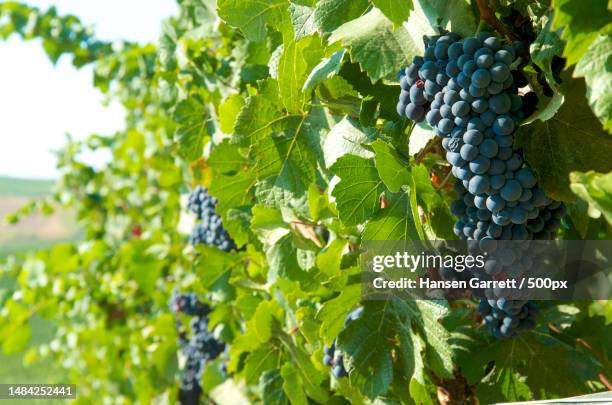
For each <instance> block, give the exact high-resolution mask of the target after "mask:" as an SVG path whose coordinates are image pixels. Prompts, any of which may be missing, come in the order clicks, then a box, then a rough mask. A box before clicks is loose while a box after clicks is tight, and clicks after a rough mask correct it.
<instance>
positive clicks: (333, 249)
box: [316, 239, 348, 278]
mask: <svg viewBox="0 0 612 405" xmlns="http://www.w3.org/2000/svg"><path fill="white" fill-rule="evenodd" d="M347 244H348V242H347V241H346V240H344V239H334V240H333V241H332V242H331V243H330V244H329V245H327V246H326V247H325V248H323V249H322V250H321V251H320V252H319V254H318V255H317V259H316V262H317V268H318V269H319V270H320V271H321V273H323V274H325V275H327V276H328V277H330V278H331V277H334V276H335V275H337V274H338V273H339V272H340V266H341V264H342V255H343V254H344V252H345V249H346V246H347Z"/></svg>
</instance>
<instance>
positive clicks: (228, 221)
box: [0, 0, 612, 405]
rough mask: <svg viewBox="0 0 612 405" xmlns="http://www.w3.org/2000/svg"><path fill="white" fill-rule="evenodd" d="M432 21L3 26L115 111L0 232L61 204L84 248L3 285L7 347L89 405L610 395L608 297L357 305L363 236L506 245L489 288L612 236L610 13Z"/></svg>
mask: <svg viewBox="0 0 612 405" xmlns="http://www.w3.org/2000/svg"><path fill="white" fill-rule="evenodd" d="M440 4H441V3H440ZM440 4H437V3H436V2H431V1H425V0H407V1H404V0H402V1H399V0H398V1H396V0H390V1H379V0H372V1H361V0H355V1H346V0H313V1H287V0H269V1H268V0H265V1H255V0H244V1H233V0H217V1H199V0H181V1H179V2H178V13H177V14H176V15H175V16H172V17H170V16H169V17H170V18H169V19H168V20H167V21H166V22H165V24H164V25H163V29H162V33H161V35H160V40H159V42H158V43H157V44H138V43H128V42H125V43H111V42H108V41H101V40H98V39H96V36H95V34H94V33H93V31H92V30H90V29H88V28H87V27H85V26H84V25H83V24H82V23H81V22H80V21H79V20H78V18H77V17H75V16H62V15H58V12H57V10H55V9H53V8H51V9H49V10H40V9H38V8H35V7H31V6H27V5H24V4H20V3H16V2H4V3H2V4H0V38H2V39H6V38H9V37H10V36H11V35H16V36H18V37H20V38H21V39H23V40H41V42H42V44H43V45H44V51H45V52H46V53H47V55H48V56H49V58H50V59H51V60H52V61H57V60H58V59H59V58H60V57H61V58H71V60H72V63H73V65H74V66H75V67H81V66H85V65H88V66H90V67H91V68H92V70H93V72H94V75H93V85H94V86H95V87H96V88H97V89H98V90H100V91H101V92H102V93H103V94H104V95H105V97H107V98H108V99H109V100H114V101H118V102H120V103H121V105H122V106H123V107H124V108H125V111H126V122H125V128H124V129H122V130H121V131H118V132H117V133H114V134H111V135H99V134H95V135H92V136H90V137H89V138H88V139H87V140H86V141H83V142H75V141H69V142H68V144H67V145H66V147H65V148H64V150H63V151H62V152H61V153H60V154H58V156H59V162H58V163H59V166H60V169H61V173H62V177H61V178H60V180H59V181H58V187H57V192H56V193H54V194H53V195H52V196H49V197H48V198H45V199H39V200H36V201H33V202H32V203H31V204H29V205H27V206H25V207H24V208H22V209H21V210H19V211H18V212H17V213H15V214H13V215H11V216H10V217H9V218H8V219H9V221H10V222H18V221H19V220H20V219H21V218H22V217H25V216H27V215H30V214H33V213H37V212H44V213H45V212H50V211H52V210H53V209H60V210H62V209H67V210H71V212H74V213H75V216H76V217H77V218H78V221H79V225H80V226H81V227H82V230H83V231H82V239H80V240H75V241H69V242H66V243H61V244H56V245H54V246H51V247H49V248H43V249H41V250H39V251H37V252H31V253H19V254H16V255H14V256H11V257H10V258H9V259H7V260H5V261H3V262H2V263H1V264H0V265H1V268H2V272H1V273H0V274H1V275H2V277H6V280H8V281H7V283H6V284H0V308H1V310H0V342H1V344H2V348H3V350H4V351H5V352H6V353H23V354H24V357H23V359H24V361H25V362H27V363H32V364H33V366H36V364H37V362H38V361H39V360H41V359H44V358H46V359H48V360H49V361H53V363H54V364H56V365H57V366H58V368H59V369H60V370H61V371H62V372H63V373H64V374H60V373H57V378H62V379H63V380H62V381H57V382H73V383H78V385H79V394H78V398H77V400H76V401H77V403H92V402H95V403H98V402H100V403H117V402H120V403H176V402H179V403H184V404H196V403H218V404H228V403H264V404H268V403H274V404H288V403H291V404H300V405H303V404H310V403H321V404H326V403H341V402H350V403H355V404H370V403H376V402H381V401H382V402H385V403H398V404H400V403H418V404H433V403H435V402H436V401H438V402H440V403H444V404H447V403H477V402H478V401H480V403H498V402H512V401H524V400H531V399H552V398H559V397H569V396H573V395H581V394H587V393H591V392H596V391H603V390H606V389H607V390H610V389H612V384H611V383H610V382H609V381H610V379H611V377H610V376H609V370H611V369H612V365H611V364H610V361H609V358H610V353H609V350H608V348H607V347H606V345H605V341H606V340H605V337H606V336H609V334H610V323H609V319H610V314H611V313H612V312H611V311H612V309H611V307H610V303H609V302H595V303H585V302H577V301H569V300H567V301H563V302H557V301H542V302H537V303H536V302H533V301H529V300H528V298H524V297H520V296H510V297H506V296H502V295H500V294H497V293H496V292H495V291H488V290H486V291H477V292H475V294H474V296H473V297H472V299H463V298H466V297H461V298H462V299H456V300H452V301H451V300H449V301H447V300H416V301H415V300H400V299H393V300H384V301H382V300H381V301H373V300H368V299H365V298H364V296H362V289H361V287H362V285H361V283H362V280H363V279H362V271H363V269H364V267H365V265H366V264H367V263H366V262H367V257H368V256H367V254H366V253H367V247H368V246H369V245H368V243H369V242H371V241H400V242H402V243H403V242H404V241H413V240H423V241H427V240H453V239H460V240H465V241H467V242H472V241H473V242H474V246H477V247H478V248H479V249H480V248H482V249H485V248H487V249H488V248H492V247H493V246H495V247H500V248H499V249H498V250H496V251H495V256H494V257H493V258H491V259H489V260H488V261H487V263H486V266H485V271H486V272H488V273H490V274H489V276H491V277H494V276H500V275H503V274H505V273H508V274H510V273H517V272H518V273H520V272H522V271H524V270H525V269H526V268H529V267H530V266H534V265H537V260H538V258H537V257H536V256H534V255H532V254H528V253H524V252H526V250H521V251H520V252H519V251H518V250H517V251H512V250H510V249H504V248H503V246H504V244H503V242H505V241H520V242H519V243H524V244H525V246H527V245H528V243H530V242H536V241H539V240H550V239H564V240H609V239H611V238H612V230H611V229H612V228H611V226H610V224H611V223H612V214H611V212H610V206H611V202H610V201H611V197H610V195H611V193H610V190H611V188H610V182H611V181H612V177H611V175H610V173H612V160H611V159H610V158H609V156H611V155H612V138H610V131H611V130H612V107H611V106H612V103H610V97H609V95H608V94H607V91H608V87H609V86H606V83H608V79H609V68H608V67H607V66H606V64H605V63H604V62H605V60H606V59H605V57H604V56H605V55H609V53H610V51H609V49H610V46H609V44H610V41H612V39H611V36H610V30H609V28H610V21H611V20H610V17H611V15H612V14H611V12H610V10H609V8H608V7H609V6H608V4H607V2H605V1H596V2H593V4H592V5H589V9H588V13H579V12H578V11H579V10H580V9H581V6H579V5H578V2H577V0H552V1H538V2H527V1H522V0H519V1H512V2H507V1H506V2H493V1H488V0H469V1H465V0H461V1H460V0H448V1H446V2H444V6H441V5H440ZM117 12H121V10H118V11H117ZM423 38H425V40H423ZM602 61H603V62H602ZM7 63H8V62H7ZM398 71H400V74H399V75H397V72H398ZM37 91H38V90H37ZM40 91H44V89H40ZM398 114H399V115H398ZM92 151H93V152H104V153H106V152H108V154H109V155H110V156H112V159H111V160H110V161H109V162H108V163H106V164H104V165H102V166H101V167H98V166H93V165H91V164H89V163H88V160H87V156H90V155H91V152H92ZM24 159H27V157H24ZM186 211H187V213H186ZM193 224H195V225H193ZM192 225H193V227H192ZM439 275H440V277H442V278H443V279H450V280H464V279H465V278H466V277H467V276H468V274H467V273H457V272H456V271H454V269H452V268H442V269H440V271H439ZM169 303H170V304H169ZM41 319H42V320H44V321H45V322H49V323H50V324H51V325H53V333H52V337H51V338H50V339H49V341H45V342H40V341H39V340H38V339H37V330H36V328H37V326H36V325H38V322H39V321H40V320H41ZM536 320H537V322H536ZM519 334H520V336H518V335H519ZM31 337H32V339H31ZM508 353H511V354H512V355H511V356H510V355H508ZM536 362H537V363H536ZM54 377H56V376H55V374H54V375H52V376H50V378H54Z"/></svg>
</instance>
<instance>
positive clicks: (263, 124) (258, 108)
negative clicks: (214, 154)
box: [232, 80, 292, 146]
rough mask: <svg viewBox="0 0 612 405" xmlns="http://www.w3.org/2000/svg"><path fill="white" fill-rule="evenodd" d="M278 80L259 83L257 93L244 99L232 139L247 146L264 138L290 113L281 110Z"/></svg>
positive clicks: (287, 117)
mask: <svg viewBox="0 0 612 405" xmlns="http://www.w3.org/2000/svg"><path fill="white" fill-rule="evenodd" d="M278 89H279V87H278V82H277V81H275V80H268V81H266V82H265V83H263V84H261V86H260V91H259V94H256V95H253V96H250V97H249V98H247V99H246V102H245V105H244V107H242V109H241V110H240V112H239V113H238V116H237V117H236V123H235V125H234V136H233V138H232V139H233V141H234V142H236V143H238V144H240V145H242V146H249V145H250V144H252V143H256V142H257V141H258V140H260V139H263V138H266V137H267V136H269V135H270V134H272V132H273V131H274V129H275V128H277V127H278V126H279V125H280V124H282V122H283V121H284V120H286V119H289V118H291V117H292V116H291V115H289V116H288V115H286V114H285V113H283V111H282V103H281V100H280V96H279V90H278Z"/></svg>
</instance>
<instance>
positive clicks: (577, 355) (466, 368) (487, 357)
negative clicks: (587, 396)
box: [458, 332, 601, 397]
mask: <svg viewBox="0 0 612 405" xmlns="http://www.w3.org/2000/svg"><path fill="white" fill-rule="evenodd" d="M509 353H510V354H511V355H509ZM458 361H459V364H462V367H461V369H462V372H463V374H464V376H466V378H467V379H468V382H470V383H474V382H477V381H479V380H480V379H481V378H482V377H483V374H484V372H485V368H486V367H487V365H488V364H489V363H490V362H494V364H495V371H494V372H495V376H494V377H493V378H494V380H493V381H502V380H503V378H504V377H503V373H504V372H506V370H510V371H511V372H512V371H514V372H517V373H519V374H520V375H522V376H524V377H526V378H527V382H528V384H529V388H530V389H531V391H532V392H536V393H539V395H541V396H545V397H549V396H561V397H569V396H573V395H579V394H581V393H584V392H585V391H587V390H588V388H587V381H592V380H596V379H597V374H598V372H599V371H598V370H599V369H600V367H601V365H600V364H599V363H598V362H597V361H596V360H594V359H593V358H592V357H591V356H590V355H589V354H587V353H584V352H582V351H578V350H576V349H574V348H573V347H571V346H569V345H567V344H565V343H563V342H561V341H559V340H557V339H555V338H554V337H551V336H548V335H544V334H540V333H537V332H528V333H523V334H522V335H520V336H519V337H516V338H513V339H505V340H499V341H495V342H487V343H484V342H474V346H473V347H469V350H468V351H461V352H460V353H459V358H458ZM550 376H555V384H550ZM510 378H511V377H506V379H507V382H506V385H507V388H506V390H508V393H510V391H511V389H515V388H512V387H511V386H510V385H509V384H510V383H511V382H512V380H511V379H510ZM516 389H517V390H518V392H519V393H520V392H524V391H525V390H524V389H523V388H521V387H516Z"/></svg>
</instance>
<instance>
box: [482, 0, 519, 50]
mask: <svg viewBox="0 0 612 405" xmlns="http://www.w3.org/2000/svg"><path fill="white" fill-rule="evenodd" d="M476 4H477V5H478V11H479V12H480V18H481V19H482V20H484V21H486V22H487V23H488V24H489V25H490V26H491V27H493V28H495V29H496V30H497V31H498V32H499V33H500V34H503V35H505V36H506V37H508V38H509V39H512V40H513V41H518V40H519V37H518V36H517V35H516V34H515V33H514V32H512V31H510V30H509V29H508V27H506V26H505V25H504V24H502V22H501V21H499V19H498V18H497V16H496V15H495V12H494V11H493V10H491V7H489V1H488V0H476Z"/></svg>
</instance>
